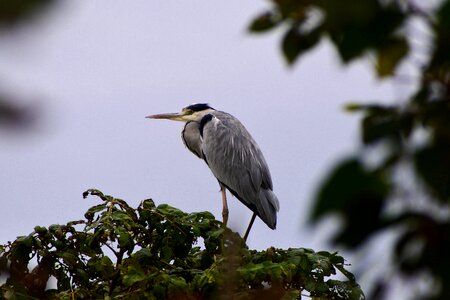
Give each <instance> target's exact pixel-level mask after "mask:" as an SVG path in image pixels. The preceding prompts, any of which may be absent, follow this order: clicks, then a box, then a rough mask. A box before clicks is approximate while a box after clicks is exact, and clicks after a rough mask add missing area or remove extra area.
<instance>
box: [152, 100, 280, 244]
mask: <svg viewBox="0 0 450 300" xmlns="http://www.w3.org/2000/svg"><path fill="white" fill-rule="evenodd" d="M146 118H151V119H168V120H175V121H182V122H186V124H185V126H184V129H183V131H182V133H181V137H182V139H183V142H184V144H185V145H186V147H187V148H188V149H189V150H190V151H191V152H192V153H194V154H195V155H196V156H198V157H199V158H200V159H203V160H204V161H205V162H206V164H207V165H208V167H209V168H210V169H211V171H212V173H213V174H214V176H215V177H216V178H217V180H218V181H219V185H220V190H221V192H222V205H223V206H222V217H223V223H224V225H225V226H226V224H227V221H228V205H227V198H226V191H225V189H228V190H229V191H230V192H231V194H233V195H234V196H235V197H236V198H237V199H239V200H240V201H241V202H242V203H243V204H244V205H245V206H247V207H248V208H249V209H250V210H252V211H253V215H252V218H251V220H250V223H249V226H248V227H247V230H246V232H245V235H244V240H246V239H247V237H248V234H249V232H250V229H251V228H252V225H253V222H254V221H255V218H256V216H258V217H259V218H260V219H261V220H262V221H264V223H266V224H267V226H269V228H271V229H275V227H276V224H277V212H278V210H279V202H278V198H277V196H276V195H275V194H274V193H273V185H272V178H271V176H270V172H269V168H268V166H267V163H266V160H265V159H264V156H263V154H262V152H261V150H260V148H259V146H258V144H257V143H256V142H255V140H254V139H253V138H252V136H251V135H250V133H249V132H248V131H247V129H245V127H244V126H243V125H242V124H241V122H240V121H239V120H238V119H236V118H235V117H233V116H232V115H230V114H228V113H226V112H222V111H218V110H215V109H214V108H212V107H210V106H209V105H208V104H204V103H196V104H192V105H189V106H187V107H185V108H183V109H182V110H181V112H180V113H165V114H157V115H151V116H147V117H146Z"/></svg>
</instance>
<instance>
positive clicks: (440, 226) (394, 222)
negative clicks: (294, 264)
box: [249, 0, 450, 299]
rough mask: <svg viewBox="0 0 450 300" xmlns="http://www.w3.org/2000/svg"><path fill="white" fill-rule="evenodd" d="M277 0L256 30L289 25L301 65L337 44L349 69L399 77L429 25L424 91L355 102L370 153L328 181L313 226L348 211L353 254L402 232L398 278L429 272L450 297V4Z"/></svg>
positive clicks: (439, 293)
mask: <svg viewBox="0 0 450 300" xmlns="http://www.w3.org/2000/svg"><path fill="white" fill-rule="evenodd" d="M271 2H272V4H273V7H272V8H271V9H270V10H268V11H266V12H264V13H263V14H261V15H260V16H259V17H257V18H256V19H255V20H254V21H253V22H252V23H251V24H250V27H249V29H250V31H252V32H255V33H260V32H267V31H268V30H270V29H272V28H275V27H282V26H284V27H283V28H287V29H286V32H285V34H284V37H283V40H282V43H281V46H282V51H283V54H284V57H285V59H286V61H287V62H288V63H289V64H291V65H292V64H294V62H296V61H297V60H298V58H299V57H301V55H303V54H304V53H306V52H307V51H310V50H312V49H314V46H316V45H317V44H318V42H319V41H320V40H321V39H322V38H323V37H328V38H329V40H330V41H331V44H332V45H333V46H334V47H335V48H336V50H337V52H338V53H339V56H340V58H341V59H342V61H343V62H344V63H346V64H347V63H350V62H352V61H354V60H356V59H357V58H361V57H364V56H367V55H369V56H370V57H371V58H373V57H375V60H376V63H375V64H374V71H375V72H376V74H377V75H378V76H379V77H380V78H385V77H389V76H396V72H397V69H398V66H399V64H400V63H401V62H402V61H403V60H405V58H407V57H414V55H415V53H414V52H412V50H411V47H410V44H411V42H412V41H411V39H410V37H409V36H408V31H407V30H405V27H406V26H407V25H408V24H412V21H419V22H422V23H423V24H426V26H427V28H428V30H429V31H430V32H431V35H432V37H433V40H432V42H431V43H432V44H431V45H427V46H429V48H430V49H431V50H430V53H429V58H428V59H427V60H426V61H425V62H424V63H423V64H422V65H421V66H420V67H419V68H418V70H419V72H420V80H419V81H418V86H417V89H416V93H415V94H413V95H412V96H410V97H409V98H407V99H396V100H397V101H395V102H394V103H395V104H392V105H384V104H378V103H373V104H368V105H367V104H366V105H359V104H350V105H348V109H349V110H350V111H359V112H362V113H363V114H364V117H363V119H362V123H361V127H362V136H361V139H362V142H363V145H364V146H365V147H364V148H363V150H362V151H361V153H359V154H357V155H355V156H354V157H351V158H349V159H347V160H345V161H343V162H342V163H340V164H339V165H338V166H337V167H336V168H335V170H334V171H333V172H332V173H331V174H330V175H329V176H328V178H327V179H326V180H324V183H323V185H322V188H321V190H320V191H319V193H318V195H317V198H316V203H315V209H314V210H313V212H312V220H313V221H317V220H319V219H320V218H321V217H322V216H324V215H326V214H328V213H330V212H334V213H339V214H340V215H341V216H343V217H344V219H345V224H344V226H343V228H342V229H341V231H340V233H338V235H337V236H336V237H335V239H334V242H337V243H341V244H344V245H346V246H349V247H350V248H358V247H361V246H363V244H364V243H365V242H367V241H368V240H369V239H370V238H372V237H373V236H374V235H375V234H376V233H379V232H381V231H386V230H391V229H393V228H397V229H398V228H400V229H401V230H402V231H401V233H400V235H399V237H398V240H397V242H396V245H395V248H394V249H392V251H393V254H394V257H395V259H394V266H393V268H394V271H395V272H397V274H398V276H399V277H402V276H403V277H406V278H414V276H416V275H417V274H419V273H421V272H424V271H426V272H429V273H431V274H432V276H433V278H434V280H435V284H436V286H437V288H436V289H435V290H434V291H432V293H430V294H429V295H428V297H429V298H436V299H450V272H448V270H450V256H449V255H448V254H449V253H450V208H449V204H450V1H449V0H445V1H441V2H440V4H439V5H438V7H437V8H435V9H430V10H429V11H424V10H423V9H421V8H420V7H418V6H415V5H414V2H413V1H382V0H364V1H361V0H345V1H342V0H340V1H337V0H301V1H298V0H272V1H271ZM425 43H426V41H424V44H425ZM412 59H413V58H412ZM373 149H382V150H383V151H379V155H378V161H377V162H376V163H373V162H372V163H371V164H369V163H368V162H367V160H366V159H365V158H366V157H367V156H368V155H369V154H368V153H369V151H370V150H373ZM399 174H400V175H399ZM405 174H406V175H405ZM399 177H400V178H399ZM408 183H409V184H408ZM392 206H395V207H396V209H395V210H393V209H391V208H392ZM414 249H415V250H414ZM368 271H370V270H368ZM385 278H386V276H385V275H383V274H382V275H381V276H380V278H379V279H378V287H377V288H376V289H375V293H374V294H373V295H372V297H373V298H374V299H380V298H382V296H383V293H384V292H386V291H387V289H388V287H389V282H388V281H387V280H386V279H385Z"/></svg>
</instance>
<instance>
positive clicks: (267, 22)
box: [248, 12, 281, 33]
mask: <svg viewBox="0 0 450 300" xmlns="http://www.w3.org/2000/svg"><path fill="white" fill-rule="evenodd" d="M280 21H281V19H280V17H279V16H278V15H276V14H274V13H273V12H265V13H263V14H261V15H260V16H258V17H257V18H255V19H254V20H253V21H252V23H251V24H250V26H249V27H248V30H249V31H250V32H253V33H261V32H266V31H268V30H269V29H272V28H274V27H275V26H276V25H278V24H279V22H280Z"/></svg>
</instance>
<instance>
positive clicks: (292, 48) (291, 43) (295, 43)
mask: <svg viewBox="0 0 450 300" xmlns="http://www.w3.org/2000/svg"><path fill="white" fill-rule="evenodd" d="M320 33H321V31H320V29H319V28H316V29H315V30H313V31H311V32H308V33H302V32H300V30H299V29H298V28H297V27H295V26H293V27H292V28H291V29H290V30H289V31H288V32H287V33H286V34H285V36H284V38H283V42H282V49H283V54H284V58H285V59H286V61H287V63H288V64H290V65H292V64H293V63H294V62H295V61H296V59H297V58H298V57H299V56H300V55H301V54H302V53H303V52H305V51H307V50H309V49H310V48H312V47H314V46H315V45H316V44H317V42H318V41H319V39H320Z"/></svg>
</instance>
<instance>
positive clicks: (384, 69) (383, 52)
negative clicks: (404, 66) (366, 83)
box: [376, 37, 409, 78]
mask: <svg viewBox="0 0 450 300" xmlns="http://www.w3.org/2000/svg"><path fill="white" fill-rule="evenodd" d="M408 51H409V45H408V42H407V40H406V38H405V37H392V38H390V39H388V40H387V41H386V42H384V43H383V45H381V46H380V47H379V48H378V49H377V64H376V70H377V73H378V76H379V77H381V78H383V77H387V76H392V75H394V72H395V70H396V68H397V66H398V64H399V63H400V61H401V60H402V59H403V58H404V57H405V56H406V55H407V54H408Z"/></svg>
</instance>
